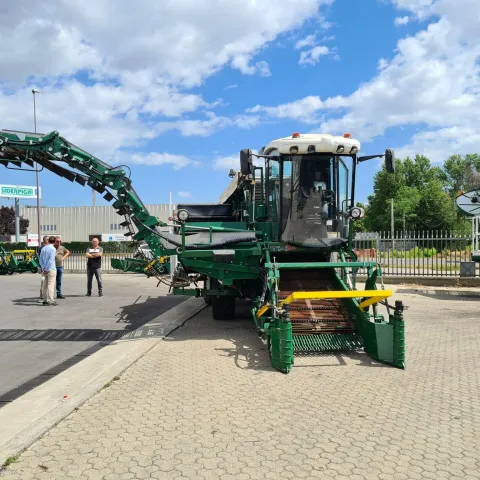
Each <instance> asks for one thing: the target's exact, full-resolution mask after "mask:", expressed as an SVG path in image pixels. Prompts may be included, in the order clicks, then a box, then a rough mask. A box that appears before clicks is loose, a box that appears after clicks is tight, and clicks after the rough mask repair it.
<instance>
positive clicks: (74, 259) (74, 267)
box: [63, 249, 135, 273]
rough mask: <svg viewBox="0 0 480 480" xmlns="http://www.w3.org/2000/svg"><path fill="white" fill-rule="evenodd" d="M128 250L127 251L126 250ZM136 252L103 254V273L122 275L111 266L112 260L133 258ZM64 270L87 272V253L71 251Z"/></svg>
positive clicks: (64, 264) (64, 263)
mask: <svg viewBox="0 0 480 480" xmlns="http://www.w3.org/2000/svg"><path fill="white" fill-rule="evenodd" d="M125 250H127V249H125ZM134 253H135V250H133V249H132V250H131V251H125V252H122V253H105V252H104V253H103V257H102V271H103V272H106V273H121V272H120V270H115V269H114V268H112V266H111V259H112V258H118V259H121V260H123V259H124V258H126V257H130V258H132V257H133V254H134ZM63 268H64V269H65V271H69V272H74V273H80V272H86V271H87V258H86V257H85V252H73V251H71V253H70V256H69V257H67V258H66V259H65V261H64V262H63Z"/></svg>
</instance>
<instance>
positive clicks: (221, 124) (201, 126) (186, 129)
mask: <svg viewBox="0 0 480 480" xmlns="http://www.w3.org/2000/svg"><path fill="white" fill-rule="evenodd" d="M206 117H207V118H206V119H203V120H202V119H196V120H178V121H173V122H159V123H157V124H156V125H155V127H154V128H155V131H156V133H157V134H162V133H165V132H167V131H169V130H178V131H179V132H180V133H181V134H182V135H184V136H186V137H190V136H200V137H208V136H210V135H212V134H213V133H215V132H218V131H219V130H223V129H224V128H228V127H238V128H245V129H248V128H252V127H254V126H256V125H258V124H259V122H260V119H259V118H258V117H257V116H250V115H237V116H234V117H225V116H217V115H215V113H213V112H207V114H206Z"/></svg>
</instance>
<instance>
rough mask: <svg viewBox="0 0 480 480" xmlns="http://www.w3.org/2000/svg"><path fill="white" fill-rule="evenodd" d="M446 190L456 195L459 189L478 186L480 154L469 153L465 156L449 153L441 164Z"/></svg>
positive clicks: (479, 182) (479, 184)
mask: <svg viewBox="0 0 480 480" xmlns="http://www.w3.org/2000/svg"><path fill="white" fill-rule="evenodd" d="M443 169H444V171H445V180H446V183H447V188H448V192H449V193H450V195H451V196H453V197H454V196H456V195H457V194H458V192H459V191H460V190H470V189H472V188H475V187H479V186H480V181H479V178H478V177H479V174H478V172H480V155H478V154H477V153H470V154H468V155H465V156H463V157H462V156H461V155H451V156H450V157H448V159H447V160H445V162H444V164H443Z"/></svg>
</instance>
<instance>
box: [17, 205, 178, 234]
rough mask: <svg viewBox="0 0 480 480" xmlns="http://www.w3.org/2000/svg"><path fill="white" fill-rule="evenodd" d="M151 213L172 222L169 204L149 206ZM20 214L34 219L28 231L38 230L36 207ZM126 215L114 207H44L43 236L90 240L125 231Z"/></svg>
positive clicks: (42, 208)
mask: <svg viewBox="0 0 480 480" xmlns="http://www.w3.org/2000/svg"><path fill="white" fill-rule="evenodd" d="M146 207H147V210H148V212H149V213H150V215H154V216H156V217H157V218H158V219H159V220H160V221H162V222H165V223H168V217H170V216H171V211H170V206H169V205H168V204H156V205H146ZM172 208H175V206H173V207H172ZM20 215H21V216H22V217H23V218H25V219H28V220H30V225H29V227H28V233H37V209H36V207H21V208H20ZM123 221H125V217H123V216H120V215H117V212H116V210H115V209H114V208H113V207H112V206H108V205H107V206H95V207H93V206H90V207H40V227H41V230H42V236H43V235H61V236H62V240H63V241H65V242H70V241H88V240H89V237H90V236H91V235H102V234H104V233H112V234H123V233H125V232H127V229H126V228H125V227H121V226H120V225H119V224H120V223H122V222H123Z"/></svg>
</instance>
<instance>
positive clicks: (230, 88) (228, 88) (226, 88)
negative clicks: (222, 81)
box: [224, 83, 238, 90]
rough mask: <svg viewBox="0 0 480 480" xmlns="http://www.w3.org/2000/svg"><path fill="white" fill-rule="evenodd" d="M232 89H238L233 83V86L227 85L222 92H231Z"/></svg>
mask: <svg viewBox="0 0 480 480" xmlns="http://www.w3.org/2000/svg"><path fill="white" fill-rule="evenodd" d="M233 88H238V85H237V84H236V83H234V84H233V85H227V86H226V87H225V88H224V90H232V89H233Z"/></svg>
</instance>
